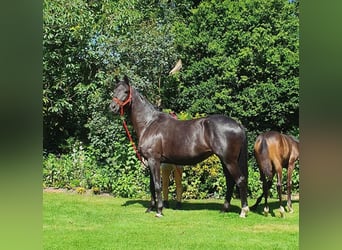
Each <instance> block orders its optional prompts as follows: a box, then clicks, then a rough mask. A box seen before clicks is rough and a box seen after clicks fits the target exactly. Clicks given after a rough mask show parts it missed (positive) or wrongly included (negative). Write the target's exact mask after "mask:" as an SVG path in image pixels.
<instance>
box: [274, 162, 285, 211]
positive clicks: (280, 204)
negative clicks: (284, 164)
mask: <svg viewBox="0 0 342 250" xmlns="http://www.w3.org/2000/svg"><path fill="white" fill-rule="evenodd" d="M275 168H276V171H277V191H278V198H279V212H280V216H281V217H282V218H284V217H285V209H284V207H283V206H282V197H281V184H282V169H281V167H280V168H278V167H277V165H275Z"/></svg>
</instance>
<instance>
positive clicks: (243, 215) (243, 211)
mask: <svg viewBox="0 0 342 250" xmlns="http://www.w3.org/2000/svg"><path fill="white" fill-rule="evenodd" d="M248 212H249V207H243V208H241V213H240V217H241V218H246V216H247V214H248Z"/></svg>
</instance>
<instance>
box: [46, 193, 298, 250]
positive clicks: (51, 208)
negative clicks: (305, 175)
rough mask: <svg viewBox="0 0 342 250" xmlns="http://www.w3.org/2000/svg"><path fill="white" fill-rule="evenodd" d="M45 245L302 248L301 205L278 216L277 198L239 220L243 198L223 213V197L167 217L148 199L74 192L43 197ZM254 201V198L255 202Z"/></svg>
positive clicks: (168, 212)
mask: <svg viewBox="0 0 342 250" xmlns="http://www.w3.org/2000/svg"><path fill="white" fill-rule="evenodd" d="M43 198H44V200H43V215H44V216H43V239H44V242H43V246H44V249H229V248H230V249H298V245H299V243H298V241H299V203H298V202H294V204H293V207H294V210H295V212H294V213H293V214H288V213H286V218H285V219H282V218H280V217H279V214H278V211H277V207H278V204H277V202H276V200H273V199H270V207H271V209H273V210H274V213H271V214H270V215H269V216H268V217H264V216H263V215H262V213H261V211H262V206H260V207H259V209H258V211H257V212H250V213H249V215H248V217H247V218H245V219H242V218H239V216H238V213H239V211H240V201H239V200H233V201H232V205H233V206H232V208H231V212H229V213H224V214H222V213H219V209H220V208H221V205H222V203H223V201H221V200H188V201H185V202H184V204H183V209H182V210H173V209H172V207H173V206H174V205H175V204H174V203H172V202H171V208H170V209H164V217H162V218H156V217H155V216H154V215H155V214H154V213H149V214H147V213H145V209H146V207H147V206H148V203H149V202H148V200H132V199H123V198H113V197H106V196H93V195H80V194H74V193H45V192H44V195H43ZM249 203H250V204H251V205H252V204H253V203H254V200H250V201H249Z"/></svg>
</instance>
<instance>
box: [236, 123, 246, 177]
mask: <svg viewBox="0 0 342 250" xmlns="http://www.w3.org/2000/svg"><path fill="white" fill-rule="evenodd" d="M247 143H248V141H247V133H246V130H245V129H244V136H243V142H242V146H241V150H240V155H239V159H238V164H239V167H240V170H241V173H242V174H243V176H244V177H245V178H246V183H248V144H247Z"/></svg>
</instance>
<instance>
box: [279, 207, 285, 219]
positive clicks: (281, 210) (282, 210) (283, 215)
mask: <svg viewBox="0 0 342 250" xmlns="http://www.w3.org/2000/svg"><path fill="white" fill-rule="evenodd" d="M279 212H280V217H281V218H285V209H284V207H283V206H280V208H279Z"/></svg>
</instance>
